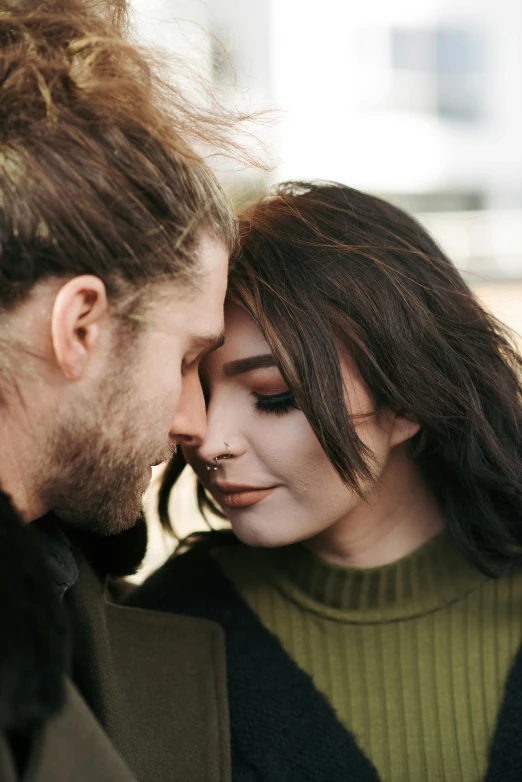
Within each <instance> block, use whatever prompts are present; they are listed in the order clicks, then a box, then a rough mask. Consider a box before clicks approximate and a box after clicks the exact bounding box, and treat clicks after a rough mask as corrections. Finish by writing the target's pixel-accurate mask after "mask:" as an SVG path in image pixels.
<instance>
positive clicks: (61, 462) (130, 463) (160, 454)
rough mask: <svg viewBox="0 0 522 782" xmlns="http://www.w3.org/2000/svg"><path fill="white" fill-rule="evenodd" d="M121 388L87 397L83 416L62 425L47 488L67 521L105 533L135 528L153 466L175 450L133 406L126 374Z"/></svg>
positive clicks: (48, 502)
mask: <svg viewBox="0 0 522 782" xmlns="http://www.w3.org/2000/svg"><path fill="white" fill-rule="evenodd" d="M108 385H109V384H106V385H105V388H107V386H108ZM111 385H113V386H115V385H116V384H115V383H112V384H111ZM117 386H118V387H117V390H115V388H113V390H112V391H105V393H100V399H98V400H96V401H94V400H93V401H91V402H90V403H87V404H86V403H85V401H84V404H83V406H82V411H81V413H80V414H79V415H78V416H77V415H74V414H69V416H67V418H68V420H64V419H62V420H61V421H60V422H59V423H58V424H57V426H56V429H55V431H54V433H53V437H52V441H51V444H50V449H49V456H50V458H51V461H48V460H46V461H47V464H48V466H50V469H49V470H48V477H45V478H44V482H43V487H42V496H43V497H44V498H45V503H46V505H47V507H50V508H52V510H53V511H54V512H55V513H56V514H57V515H58V516H59V517H60V518H61V519H63V520H64V521H66V522H67V523H69V524H71V525H72V526H75V527H79V528H82V529H90V530H92V531H94V532H97V533H98V534H100V535H114V534H117V533H118V532H122V531H123V530H125V529H129V528H130V527H132V526H134V524H135V523H136V522H137V520H138V519H139V517H140V515H141V512H142V498H143V494H144V493H145V491H146V489H147V487H148V485H149V482H150V467H151V465H153V464H155V463H158V462H160V461H163V460H166V459H168V458H170V457H171V456H172V454H173V450H174V448H173V446H172V445H171V444H169V443H168V442H166V441H167V439H168V438H167V437H166V438H165V440H164V442H163V444H162V446H158V445H157V444H155V443H154V442H152V439H153V436H151V435H150V431H151V428H153V427H151V428H149V427H148V426H147V422H146V421H143V411H142V410H140V409H136V405H135V404H134V405H132V401H131V400H132V398H133V395H132V390H131V388H130V386H128V387H127V388H126V389H125V388H124V387H123V386H124V383H122V378H121V375H120V376H119V377H118V384H117ZM149 423H150V424H153V422H152V421H151V422H149ZM147 432H149V435H148V436H147Z"/></svg>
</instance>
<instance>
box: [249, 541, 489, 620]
mask: <svg viewBox="0 0 522 782" xmlns="http://www.w3.org/2000/svg"><path fill="white" fill-rule="evenodd" d="M258 556H261V557H267V558H268V559H269V560H270V567H269V573H270V577H271V580H272V582H273V583H274V584H275V585H276V586H277V588H278V589H280V590H281V591H282V592H284V593H285V595H286V596H287V597H289V598H290V599H291V600H293V601H294V602H296V603H298V604H300V605H301V606H302V607H303V608H305V609H307V610H310V611H313V612H315V613H318V614H322V615H326V616H329V617H330V618H332V619H336V620H338V621H347V622H356V623H361V624H363V623H375V622H388V621H395V620H397V619H407V618H411V617H414V616H420V615H423V614H427V613H430V612H432V611H436V610H438V609H440V608H442V607H444V606H446V605H449V604H451V603H454V602H457V601H458V600H461V599H463V598H465V597H466V596H467V595H468V594H470V593H471V592H473V591H475V590H476V589H479V588H480V586H481V585H482V584H483V583H484V581H485V580H486V578H487V577H486V576H484V575H483V574H481V573H480V572H479V571H478V570H477V569H476V568H474V567H473V566H472V565H471V564H470V563H468V561H467V560H466V559H465V558H464V556H463V555H462V554H461V553H460V551H459V550H458V548H457V546H456V544H455V543H454V541H453V539H452V537H451V533H450V532H449V531H448V530H444V531H443V532H441V533H440V534H439V535H437V536H436V537H434V538H432V539H431V540H430V541H428V542H427V543H426V544H424V545H423V546H422V547H421V548H419V549H417V550H416V551H414V552H413V553H412V554H409V555H408V556H406V557H404V558H403V559H400V560H398V561H397V562H393V563H391V564H389V565H384V566H382V567H377V568H365V569H361V568H352V567H340V566H338V565H333V564H330V563H328V562H325V561H324V560H321V559H319V558H318V557H317V556H315V555H314V554H313V553H312V552H311V551H310V550H309V549H308V548H306V547H305V546H304V545H302V544H297V545H294V546H287V547H285V548H282V549H278V550H273V551H265V552H262V551H260V550H258ZM265 564H266V563H265Z"/></svg>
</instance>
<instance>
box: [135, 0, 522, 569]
mask: <svg viewBox="0 0 522 782" xmlns="http://www.w3.org/2000/svg"><path fill="white" fill-rule="evenodd" d="M132 6H133V8H134V12H135V26H136V30H137V33H138V36H139V37H140V38H143V40H144V41H146V42H150V43H154V44H156V45H157V44H160V45H161V46H163V47H164V48H166V49H170V50H172V51H174V52H176V53H177V54H178V55H182V56H183V57H184V58H186V59H187V60H189V61H190V62H191V63H192V64H193V66H194V69H195V70H196V71H197V72H198V73H200V74H203V75H205V76H206V78H207V79H208V80H210V81H211V83H212V89H213V90H215V93H216V95H218V96H219V98H220V100H222V101H223V102H224V103H225V104H229V105H230V106H233V107H235V108H239V109H240V110H244V111H245V112H252V111H256V110H259V109H263V110H267V109H268V110H275V111H274V113H273V114H271V115H270V121H267V122H265V123H262V124H260V125H259V126H258V127H256V128H254V135H256V136H257V137H258V138H259V139H260V140H261V141H262V142H263V144H264V145H265V150H266V151H265V153H264V154H265V158H266V160H267V161H269V162H270V163H271V170H270V171H268V172H267V171H265V172H262V171H259V170H239V169H238V170H233V169H232V168H226V167H223V166H221V167H220V176H221V177H222V178H223V181H224V183H225V185H226V187H227V188H228V189H229V190H230V192H231V193H232V195H233V197H234V199H235V201H236V203H244V202H245V201H248V200H250V199H251V198H252V197H253V196H255V194H256V193H259V192H261V191H263V190H264V189H266V188H267V187H269V186H270V184H271V183H273V182H277V181H281V180H288V179H307V178H320V179H334V180H337V181H340V182H343V183H345V184H348V185H351V186H353V187H357V188H359V189H362V190H366V191H369V192H372V193H375V194H377V195H382V196H383V197H385V198H387V199H388V200H390V201H392V202H394V203H395V204H397V205H398V206H401V207H403V208H405V209H406V210H407V211H409V212H412V213H414V214H415V215H416V216H417V217H418V219H420V220H421V222H422V223H423V224H424V225H425V226H426V227H427V228H428V230H429V231H430V233H431V234H432V235H433V236H434V237H435V238H436V240H437V241H438V242H439V243H440V244H441V245H442V246H443V247H444V249H445V250H446V251H447V253H448V254H449V255H450V257H451V258H452V259H453V260H454V261H455V263H456V264H457V265H458V266H459V268H460V269H461V270H462V272H463V273H464V275H465V276H466V279H467V280H468V282H469V283H470V284H471V285H472V286H473V287H474V288H475V290H476V291H477V294H478V295H479V296H480V297H481V298H482V299H483V300H484V302H485V303H486V305H487V306H488V307H489V309H490V310H492V311H493V312H494V314H495V315H497V317H499V318H500V319H501V320H503V321H504V322H506V323H507V324H508V325H509V326H510V327H511V328H513V329H514V330H515V332H517V334H522V3H521V2H520V0H496V2H491V0H422V2H418V1H415V2H414V0H365V2H363V3H355V2H353V3H351V2H347V1H346V0H299V1H298V0H132ZM220 44H221V45H220ZM188 87H189V89H190V85H188ZM185 478H186V480H184V486H183V487H182V489H181V491H180V492H178V497H176V498H175V501H174V502H175V506H174V507H173V511H174V515H175V517H176V518H177V519H178V520H179V522H178V523H179V527H180V533H181V534H185V533H186V532H188V531H190V530H192V529H195V528H196V527H199V526H201V520H200V519H198V517H197V514H196V511H195V508H194V506H193V504H192V486H191V483H192V480H191V478H190V476H185ZM154 493H155V487H154V485H153V487H152V489H151V491H150V493H149V495H148V497H147V498H146V501H147V506H148V508H149V515H150V517H151V538H152V543H151V547H150V552H149V556H148V559H147V561H146V563H145V566H144V570H143V572H142V574H141V576H140V577H143V575H144V573H146V572H148V571H149V570H150V568H151V567H153V566H154V565H155V564H157V561H158V558H159V559H161V558H163V557H164V556H165V554H166V553H167V552H168V550H169V547H170V545H171V544H170V543H164V542H163V539H162V536H161V535H160V534H159V532H158V528H157V525H156V524H155V522H154V509H153V508H154Z"/></svg>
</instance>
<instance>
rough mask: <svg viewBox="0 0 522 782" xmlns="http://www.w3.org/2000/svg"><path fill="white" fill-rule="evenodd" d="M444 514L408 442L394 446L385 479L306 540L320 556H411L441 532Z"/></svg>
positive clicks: (365, 562)
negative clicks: (344, 514) (415, 462)
mask: <svg viewBox="0 0 522 782" xmlns="http://www.w3.org/2000/svg"><path fill="white" fill-rule="evenodd" d="M443 527H444V520H443V517H442V515H441V513H440V510H439V508H438V505H437V502H436V500H435V498H434V497H433V495H432V494H431V493H430V492H429V490H428V488H427V486H426V484H425V482H424V480H423V478H422V476H421V473H420V471H419V469H418V468H417V467H416V465H415V464H414V463H413V462H412V461H411V460H410V459H409V458H408V455H407V451H406V447H405V446H398V447H397V448H395V449H393V451H392V452H391V454H390V458H389V460H388V462H387V464H386V467H385V468H384V470H383V472H382V475H381V479H380V481H379V484H378V485H377V486H376V487H375V488H374V489H373V491H372V493H371V494H370V495H369V496H367V497H365V498H364V499H362V500H361V501H360V502H359V503H358V505H357V506H356V507H355V508H354V509H353V510H352V511H351V512H350V513H349V514H348V515H347V516H345V517H344V518H342V519H340V520H339V521H337V522H336V523H335V524H333V525H332V526H331V527H329V528H328V529H326V530H325V531H324V532H321V533H320V534H319V535H316V536H315V537H313V538H310V539H309V540H308V541H305V545H306V546H308V548H309V549H310V550H311V551H313V552H314V554H316V556H318V557H320V558H321V559H324V560H325V561H327V562H332V563H334V564H337V565H342V566H346V567H359V568H372V567H380V566H382V565H387V564H389V563H390V562H395V561H396V560H398V559H402V557H405V556H407V555H408V554H410V553H411V552H412V551H415V550H416V549H418V548H420V546H422V545H423V544H424V543H426V542H427V541H428V540H430V539H431V538H433V537H434V536H435V535H437V534H438V533H439V532H440V531H441V530H442V529H443Z"/></svg>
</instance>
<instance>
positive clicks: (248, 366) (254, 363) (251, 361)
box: [223, 353, 277, 377]
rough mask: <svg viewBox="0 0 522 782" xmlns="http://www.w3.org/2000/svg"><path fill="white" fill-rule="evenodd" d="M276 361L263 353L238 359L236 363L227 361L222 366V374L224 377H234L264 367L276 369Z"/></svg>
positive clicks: (268, 354) (269, 354)
mask: <svg viewBox="0 0 522 782" xmlns="http://www.w3.org/2000/svg"><path fill="white" fill-rule="evenodd" d="M276 366H277V364H276V360H275V358H274V357H273V355H272V354H271V353H263V354H262V355H260V356H249V357H248V358H238V359H237V360H236V361H228V362H227V363H226V364H223V374H224V375H225V377H234V376H235V375H242V374H243V373H244V372H251V371H252V370H253V369H265V368H266V367H276Z"/></svg>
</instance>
